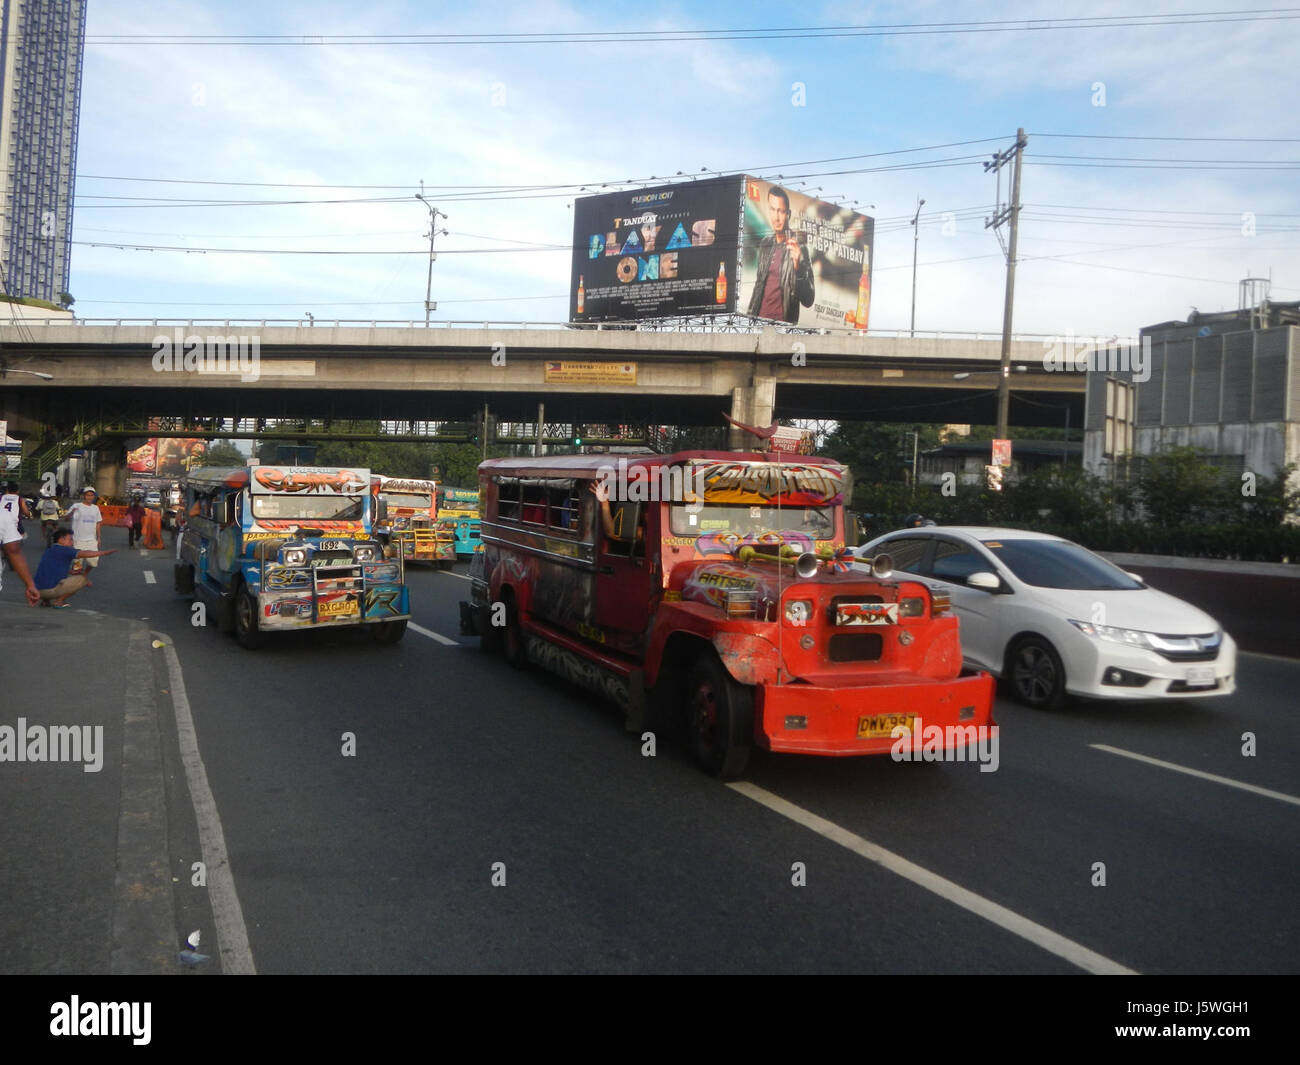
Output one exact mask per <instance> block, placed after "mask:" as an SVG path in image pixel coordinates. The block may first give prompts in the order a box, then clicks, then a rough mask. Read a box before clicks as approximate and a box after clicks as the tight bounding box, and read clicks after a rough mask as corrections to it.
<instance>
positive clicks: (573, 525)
mask: <svg viewBox="0 0 1300 1065" xmlns="http://www.w3.org/2000/svg"><path fill="white" fill-rule="evenodd" d="M546 498H547V504H548V509H549V511H550V526H551V528H553V529H564V530H575V529H577V527H578V514H579V511H580V510H581V508H582V499H581V497H579V496H578V494H577V491H576V489H575V486H574V482H573V481H552V482H551V487H550V488H548V489H547V491H546Z"/></svg>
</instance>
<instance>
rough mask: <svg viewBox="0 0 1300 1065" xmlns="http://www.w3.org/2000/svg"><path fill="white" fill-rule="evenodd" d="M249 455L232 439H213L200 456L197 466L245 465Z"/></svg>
mask: <svg viewBox="0 0 1300 1065" xmlns="http://www.w3.org/2000/svg"><path fill="white" fill-rule="evenodd" d="M247 464H248V456H247V455H245V454H244V453H243V452H242V451H240V450H239V448H237V447H236V446H235V444H234V442H233V441H231V440H213V441H211V442H210V443H209V444H208V447H207V450H206V451H205V452H204V453H203V455H201V456H199V458H198V461H197V462H195V463H194V465H195V466H245V465H247Z"/></svg>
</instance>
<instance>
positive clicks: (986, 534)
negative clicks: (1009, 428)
mask: <svg viewBox="0 0 1300 1065" xmlns="http://www.w3.org/2000/svg"><path fill="white" fill-rule="evenodd" d="M882 551H883V552H885V553H887V554H889V555H890V556H891V557H892V558H893V561H894V569H896V570H898V571H900V572H901V573H904V574H907V575H908V576H913V577H917V578H919V579H921V580H923V581H924V582H925V583H926V584H928V585H929V586H930V589H931V591H932V592H934V593H935V594H946V595H948V596H950V597H951V600H952V606H953V610H954V612H955V613H956V614H957V616H958V618H960V619H961V646H962V654H963V657H964V658H965V660H966V662H967V663H968V664H969V665H972V666H975V667H976V668H979V669H987V670H988V671H989V672H990V673H992V674H994V676H997V677H1000V678H1002V679H1003V680H1004V682H1006V683H1008V684H1009V685H1010V687H1011V690H1012V691H1013V692H1014V693H1015V695H1016V697H1017V698H1018V699H1019V700H1020V701H1021V702H1023V703H1026V704H1028V705H1029V706H1033V707H1039V708H1043V709H1053V708H1055V707H1059V706H1060V705H1061V704H1062V703H1063V702H1064V700H1065V696H1066V693H1069V694H1071V695H1081V696H1085V697H1087V698H1093V699H1134V700H1136V699H1165V698H1194V697H1204V696H1209V695H1228V694H1230V693H1232V692H1233V691H1234V690H1235V689H1236V668H1237V645H1236V644H1235V643H1234V642H1233V639H1232V637H1231V636H1229V635H1228V634H1227V633H1226V632H1224V631H1223V629H1222V628H1220V627H1219V624H1218V622H1216V621H1215V620H1214V619H1213V618H1212V617H1210V616H1209V615H1208V614H1206V613H1204V612H1203V611H1200V610H1198V609H1196V607H1194V606H1191V605H1190V604H1188V603H1184V602H1183V601H1182V600H1181V599H1175V598H1174V597H1173V596H1171V595H1166V594H1165V593H1164V592H1158V591H1156V590H1155V589H1154V588H1149V587H1147V586H1146V585H1145V584H1144V583H1143V582H1142V580H1141V578H1140V577H1138V576H1137V575H1135V574H1130V573H1126V572H1125V571H1124V570H1121V569H1119V568H1118V567H1117V566H1115V565H1113V564H1111V563H1110V562H1107V561H1106V560H1105V559H1103V558H1101V557H1099V556H1098V555H1094V554H1093V553H1092V552H1091V551H1088V550H1087V549H1086V548H1083V547H1080V546H1079V545H1078V544H1075V543H1071V542H1070V541H1069V540H1063V539H1061V538H1060V537H1059V536H1048V535H1046V534H1044V533H1035V532H1025V531H1023V530H1020V529H986V528H978V527H972V526H951V527H949V526H929V527H925V528H919V529H907V530H900V531H899V532H893V533H889V534H888V535H886V536H880V537H877V538H876V539H875V540H872V541H871V542H870V543H867V544H864V545H863V546H862V547H860V548H857V549H856V552H855V553H856V554H857V555H858V556H859V558H865V557H869V556H872V555H876V554H878V553H880V552H882ZM854 565H855V566H863V565H864V563H862V562H857V563H855V564H854Z"/></svg>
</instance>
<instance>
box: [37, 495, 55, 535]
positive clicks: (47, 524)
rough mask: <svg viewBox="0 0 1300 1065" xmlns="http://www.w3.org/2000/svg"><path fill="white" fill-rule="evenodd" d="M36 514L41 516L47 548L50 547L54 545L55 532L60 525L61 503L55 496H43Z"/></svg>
mask: <svg viewBox="0 0 1300 1065" xmlns="http://www.w3.org/2000/svg"><path fill="white" fill-rule="evenodd" d="M36 513H37V514H38V515H40V519H41V531H42V532H43V533H44V534H45V546H46V547H49V546H50V544H52V543H54V530H55V528H56V527H57V526H58V524H59V501H58V500H57V499H55V498H54V496H48V495H47V496H41V501H40V502H39V503H37V504H36Z"/></svg>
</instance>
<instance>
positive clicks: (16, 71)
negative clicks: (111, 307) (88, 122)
mask: <svg viewBox="0 0 1300 1065" xmlns="http://www.w3.org/2000/svg"><path fill="white" fill-rule="evenodd" d="M85 39H86V0H0V84H3V97H2V98H0V268H3V272H0V284H3V290H4V294H7V295H9V296H32V297H36V298H37V299H43V300H48V301H50V302H51V303H56V304H62V303H63V298H64V294H65V293H66V292H67V290H68V274H69V268H70V265H71V263H70V256H69V252H70V250H71V247H72V195H73V184H74V178H75V173H76V166H77V116H78V112H79V111H80V107H81V63H82V54H83V51H84V48H85Z"/></svg>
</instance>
